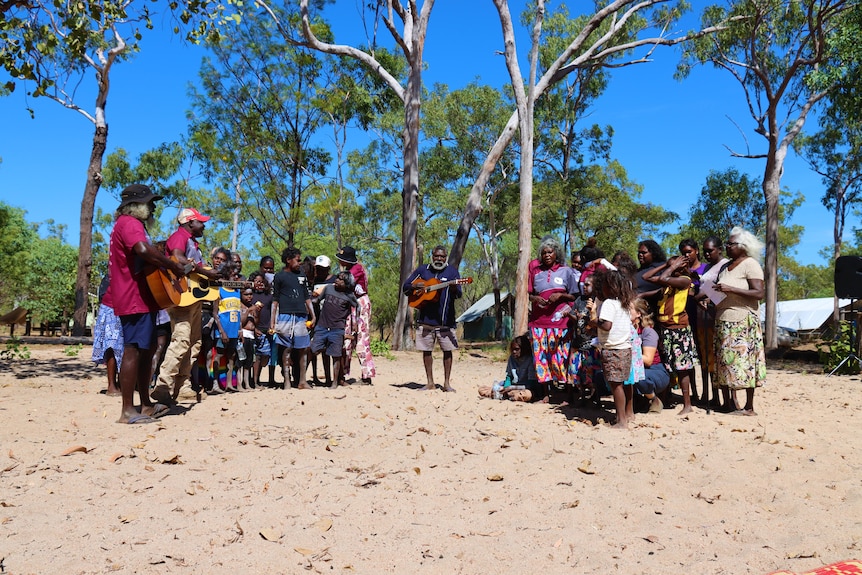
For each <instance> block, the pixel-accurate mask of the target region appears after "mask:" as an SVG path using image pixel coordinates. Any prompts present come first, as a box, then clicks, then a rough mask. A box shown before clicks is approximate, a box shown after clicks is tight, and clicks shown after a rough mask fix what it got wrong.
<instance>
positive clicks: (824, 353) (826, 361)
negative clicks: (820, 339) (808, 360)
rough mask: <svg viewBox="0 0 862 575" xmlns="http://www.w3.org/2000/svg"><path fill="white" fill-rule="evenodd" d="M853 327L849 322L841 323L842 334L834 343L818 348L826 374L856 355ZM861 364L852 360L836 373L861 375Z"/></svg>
mask: <svg viewBox="0 0 862 575" xmlns="http://www.w3.org/2000/svg"><path fill="white" fill-rule="evenodd" d="M852 330H853V328H852V326H851V324H850V322H848V321H842V322H841V323H840V333H839V334H838V335H837V336H836V338H835V339H833V340H832V341H830V342H828V343H825V344H821V345H818V346H817V351H818V354H819V357H820V363H821V364H823V371H824V372H827V373H828V372H831V371H832V370H833V369H835V368H836V367H837V366H838V364H839V363H841V361H842V360H843V359H844V358H845V357H847V356H848V355H850V354H851V353H852V354H855V353H856V349H855V348H854V344H853V342H852V341H851V337H850V336H851V333H852ZM859 371H860V369H859V362H858V361H856V360H854V359H851V360H850V361H847V362H845V363H844V365H842V366H841V368H840V369H839V370H838V371H836V372H835V373H837V374H840V375H855V374H857V373H859Z"/></svg>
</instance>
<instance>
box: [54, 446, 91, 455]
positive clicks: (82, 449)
mask: <svg viewBox="0 0 862 575" xmlns="http://www.w3.org/2000/svg"><path fill="white" fill-rule="evenodd" d="M79 451H80V452H81V453H89V452H90V450H89V449H87V448H86V447H84V446H83V445H73V446H72V447H69V448H68V449H66V450H65V451H64V452H63V453H61V454H60V455H64V456H65V455H72V454H73V453H78V452H79Z"/></svg>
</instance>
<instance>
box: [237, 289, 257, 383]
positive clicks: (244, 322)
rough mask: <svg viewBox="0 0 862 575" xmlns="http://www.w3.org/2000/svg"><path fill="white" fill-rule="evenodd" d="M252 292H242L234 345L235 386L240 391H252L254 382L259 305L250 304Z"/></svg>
mask: <svg viewBox="0 0 862 575" xmlns="http://www.w3.org/2000/svg"><path fill="white" fill-rule="evenodd" d="M253 297H254V291H253V290H252V288H245V289H243V290H242V298H241V299H242V311H241V313H240V326H241V327H240V339H239V341H238V342H237V344H236V346H237V347H236V353H237V368H236V385H237V388H238V389H239V390H240V391H249V390H251V389H254V387H255V381H254V379H253V378H254V376H253V372H252V368H253V367H254V340H255V329H256V328H257V322H258V319H259V317H260V309H261V304H260V302H258V303H256V304H255V303H252V298H253Z"/></svg>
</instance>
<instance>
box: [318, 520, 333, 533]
mask: <svg viewBox="0 0 862 575" xmlns="http://www.w3.org/2000/svg"><path fill="white" fill-rule="evenodd" d="M314 526H315V527H317V528H318V529H320V530H321V531H324V532H326V531H329V530H330V529H332V519H330V518H328V517H324V518H323V519H318V520H317V521H315V522H314Z"/></svg>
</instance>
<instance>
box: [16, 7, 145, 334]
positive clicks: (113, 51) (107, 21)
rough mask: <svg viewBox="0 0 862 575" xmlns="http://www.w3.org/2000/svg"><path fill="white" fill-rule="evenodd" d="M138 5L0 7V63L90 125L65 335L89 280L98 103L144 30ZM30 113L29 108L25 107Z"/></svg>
mask: <svg viewBox="0 0 862 575" xmlns="http://www.w3.org/2000/svg"><path fill="white" fill-rule="evenodd" d="M149 18H150V15H149V11H148V9H147V5H146V4H138V3H134V4H133V3H132V2H131V0H119V1H111V0H101V1H96V2H87V3H83V2H74V1H71V0H67V1H65V2H64V1H62V0H61V1H58V2H48V1H44V0H33V1H32V2H27V3H15V4H13V5H12V6H11V7H9V9H7V10H4V11H2V12H0V31H2V37H3V40H4V47H3V50H0V63H2V66H3V68H4V69H5V70H6V71H7V72H8V73H9V74H10V75H11V77H12V78H13V81H12V82H10V83H9V84H7V85H8V86H9V88H10V89H14V87H15V84H14V82H16V81H21V82H23V83H24V84H25V85H26V86H28V89H29V90H30V91H29V92H28V93H29V94H30V95H32V96H33V97H46V98H48V99H50V100H53V101H55V102H57V103H59V104H60V105H61V106H63V107H65V108H68V109H70V110H74V111H75V112H78V113H79V114H80V115H81V117H83V118H84V119H85V120H86V121H88V122H90V123H91V124H92V125H93V126H94V128H95V131H94V134H93V144H92V150H91V152H90V160H89V162H88V165H87V177H86V180H85V183H84V194H83V199H82V201H81V214H80V237H79V249H78V255H77V261H78V268H77V275H76V280H75V312H74V327H73V333H74V334H76V335H81V334H83V330H84V322H85V320H86V316H87V304H88V295H87V294H88V291H89V281H90V267H91V265H92V260H91V257H90V256H91V236H92V227H93V208H94V205H95V202H96V195H97V194H98V192H99V186H100V185H101V183H102V175H101V169H102V156H103V155H104V153H105V147H106V145H107V140H108V123H107V118H106V114H105V104H106V103H107V100H108V93H109V90H110V73H111V69H112V67H113V66H114V64H116V63H118V62H120V61H122V60H123V58H124V57H126V56H127V55H128V54H129V53H130V52H133V51H135V50H136V49H137V42H138V40H140V38H141V32H140V27H142V26H143V27H150V21H149ZM90 74H92V75H93V76H92V77H95V80H96V97H95V101H94V102H93V105H92V107H88V106H85V105H84V104H83V103H82V102H80V101H79V100H78V99H76V90H77V88H78V86H79V85H80V84H81V83H82V82H83V81H84V79H85V78H86V77H88V76H89V75H90ZM30 114H31V115H33V111H32V110H30Z"/></svg>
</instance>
